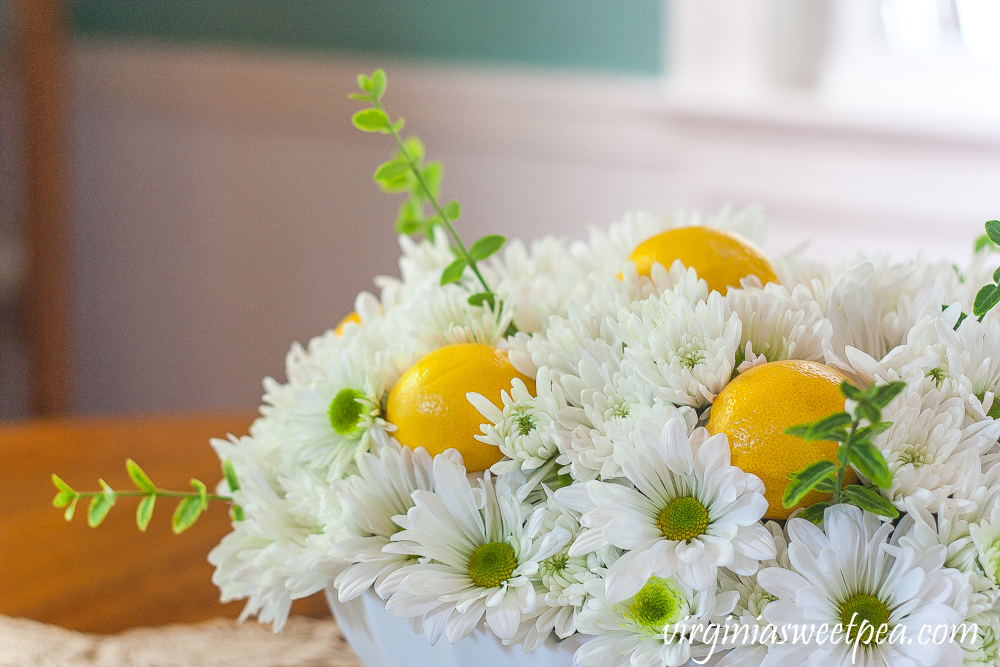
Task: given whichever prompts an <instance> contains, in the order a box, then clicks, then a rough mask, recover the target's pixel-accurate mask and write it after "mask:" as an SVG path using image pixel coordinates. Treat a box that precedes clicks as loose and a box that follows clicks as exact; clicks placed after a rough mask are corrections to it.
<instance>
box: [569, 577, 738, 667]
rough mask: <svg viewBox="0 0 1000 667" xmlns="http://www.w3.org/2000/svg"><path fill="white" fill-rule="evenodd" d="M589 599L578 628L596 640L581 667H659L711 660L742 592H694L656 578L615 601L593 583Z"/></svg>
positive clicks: (586, 647) (577, 660)
mask: <svg viewBox="0 0 1000 667" xmlns="http://www.w3.org/2000/svg"><path fill="white" fill-rule="evenodd" d="M586 588H587V591H588V592H589V593H590V596H591V597H590V600H589V601H588V602H587V605H586V607H584V609H583V610H582V611H581V612H580V620H579V621H578V622H577V629H578V630H579V631H580V632H581V633H582V634H586V635H594V637H593V638H592V639H590V640H588V641H587V642H586V643H584V644H583V645H582V646H581V647H580V648H578V649H577V650H576V653H575V654H574V656H573V664H574V665H578V666H579V667H627V666H634V667H660V666H665V665H670V666H676V665H686V664H688V660H690V659H692V658H703V657H705V659H706V660H707V657H706V656H709V655H710V654H711V653H712V651H713V650H714V649H713V646H712V637H714V636H715V635H714V633H715V632H718V629H719V625H720V624H721V622H722V620H723V617H725V616H726V614H728V613H730V612H731V611H732V609H733V607H734V605H735V604H736V599H737V597H738V593H736V591H729V592H723V593H716V590H715V587H714V586H713V587H711V588H709V589H707V590H703V591H695V590H693V589H692V588H691V587H689V586H687V585H686V584H685V583H684V582H683V581H680V580H678V579H674V578H667V579H664V578H661V577H657V576H652V577H650V578H649V579H648V580H646V581H645V582H644V583H643V585H642V586H641V587H640V588H639V590H637V591H636V592H635V593H634V594H633V595H630V596H629V597H628V598H626V599H624V600H617V601H613V600H610V599H608V597H607V596H606V595H605V586H604V583H603V582H602V581H601V580H600V579H596V580H591V581H588V582H587V584H586Z"/></svg>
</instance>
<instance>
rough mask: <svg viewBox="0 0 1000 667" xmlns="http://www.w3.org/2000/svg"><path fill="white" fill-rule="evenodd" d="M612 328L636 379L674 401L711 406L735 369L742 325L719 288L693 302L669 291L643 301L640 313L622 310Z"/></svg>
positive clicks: (695, 406)
mask: <svg viewBox="0 0 1000 667" xmlns="http://www.w3.org/2000/svg"><path fill="white" fill-rule="evenodd" d="M610 326H611V327H612V329H613V331H614V332H615V334H616V335H617V337H618V338H620V339H621V341H622V342H623V343H624V344H625V358H626V359H628V360H629V361H630V362H632V363H633V364H635V372H636V374H637V375H638V378H637V379H641V380H642V381H644V382H645V383H648V384H649V385H651V387H650V388H651V390H652V392H653V394H654V395H655V396H657V397H658V398H661V399H663V400H665V401H669V402H670V403H674V404H675V405H687V406H690V407H694V408H699V409H700V408H704V407H705V406H707V405H709V404H710V403H711V402H712V401H714V400H715V397H716V395H717V394H718V393H719V392H720V391H722V388H723V387H724V386H726V383H728V382H729V379H730V377H732V374H733V369H734V368H735V367H736V366H735V359H736V350H737V348H738V346H739V344H740V335H741V326H742V325H741V323H740V319H739V316H738V315H737V314H736V313H735V312H733V311H732V310H731V309H730V307H729V305H728V304H727V303H726V299H725V297H723V296H722V295H721V294H719V293H718V292H713V293H712V294H709V295H708V299H707V301H699V302H698V303H697V304H691V302H690V301H688V300H687V299H685V298H683V297H679V296H678V295H677V294H676V293H674V292H672V291H667V292H664V293H663V294H662V295H661V296H660V297H659V298H655V299H647V300H645V301H644V302H642V309H641V312H639V313H635V312H629V311H623V312H622V313H621V314H620V315H619V316H618V317H617V318H616V320H612V321H611V322H610Z"/></svg>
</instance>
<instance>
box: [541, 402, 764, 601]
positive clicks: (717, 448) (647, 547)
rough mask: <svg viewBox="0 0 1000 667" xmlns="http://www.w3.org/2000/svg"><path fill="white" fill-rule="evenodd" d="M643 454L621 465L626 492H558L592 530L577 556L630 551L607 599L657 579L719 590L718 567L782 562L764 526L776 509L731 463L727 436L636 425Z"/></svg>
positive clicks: (603, 486)
mask: <svg viewBox="0 0 1000 667" xmlns="http://www.w3.org/2000/svg"><path fill="white" fill-rule="evenodd" d="M636 431H637V433H638V434H639V435H638V436H637V437H636V439H635V446H636V447H635V453H634V455H633V456H632V457H631V459H630V460H628V461H626V462H624V463H623V464H622V471H623V477H624V480H626V481H627V482H628V483H630V484H631V485H634V488H633V487H632V486H625V485H624V484H616V483H608V482H599V481H596V480H594V481H590V482H587V483H586V484H585V485H584V484H576V485H573V486H570V487H567V488H564V489H560V490H559V491H557V492H556V497H557V498H558V499H559V500H560V501H561V502H563V503H564V504H566V505H567V506H569V507H571V508H572V509H574V510H577V511H580V512H585V513H584V515H583V517H582V518H581V520H580V525H582V526H583V527H584V528H586V529H587V530H586V531H584V532H583V533H582V534H581V535H580V537H579V538H577V540H576V542H574V543H573V546H572V548H571V549H570V551H569V553H570V555H572V556H580V555H585V554H587V553H590V552H591V551H594V550H595V549H597V548H600V547H602V546H604V545H606V544H609V543H610V544H612V545H614V546H616V547H618V548H620V549H623V550H625V551H626V553H625V554H624V555H623V556H622V557H621V558H619V559H618V560H617V561H615V563H614V565H612V566H611V567H610V569H609V570H608V575H607V578H606V584H607V587H608V588H607V598H608V599H609V600H612V601H617V600H622V599H624V598H627V597H630V596H632V595H635V594H636V593H637V592H638V591H639V589H640V588H642V586H643V585H644V584H645V583H646V581H647V579H649V577H650V576H652V575H656V576H659V577H661V578H668V577H675V578H676V579H677V580H678V581H680V582H683V583H684V584H685V585H687V586H691V587H692V588H693V589H695V590H706V589H709V588H713V589H714V587H715V585H716V576H717V573H718V568H720V567H728V568H730V569H731V570H733V571H734V572H737V573H739V574H747V575H749V574H753V573H754V572H756V571H757V566H758V562H759V561H761V560H764V559H767V558H773V557H774V555H775V547H774V540H773V539H772V537H771V534H770V533H769V532H768V531H767V529H765V528H764V527H763V526H762V525H761V524H760V523H759V520H760V518H761V517H762V516H763V515H764V512H766V511H767V501H766V500H765V499H764V495H763V494H764V485H763V484H762V483H761V481H760V479H758V478H757V477H756V476H754V475H751V474H748V473H745V472H743V471H742V470H740V469H739V468H737V467H735V466H732V465H730V463H729V460H730V459H729V456H730V454H729V443H728V441H727V439H726V436H725V434H719V435H715V436H709V434H708V432H707V431H706V430H705V429H702V428H700V429H697V430H695V432H694V433H693V434H692V435H691V437H690V438H689V437H688V435H687V431H686V429H685V428H684V425H683V423H682V422H680V421H679V420H676V419H672V420H670V421H669V422H667V424H666V425H665V426H664V427H663V428H662V430H661V429H656V430H654V429H653V428H651V425H650V424H647V423H645V422H640V423H639V424H637V425H636Z"/></svg>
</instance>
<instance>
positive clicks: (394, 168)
mask: <svg viewBox="0 0 1000 667" xmlns="http://www.w3.org/2000/svg"><path fill="white" fill-rule="evenodd" d="M409 173H410V163H409V162H407V161H406V160H400V159H396V160H389V161H388V162H383V163H382V164H380V165H379V167H378V169H376V170H375V173H374V174H372V178H373V179H375V181H376V182H378V183H381V182H382V181H386V180H393V179H398V178H399V177H400V176H408V175H409Z"/></svg>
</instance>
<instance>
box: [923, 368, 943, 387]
mask: <svg viewBox="0 0 1000 667" xmlns="http://www.w3.org/2000/svg"><path fill="white" fill-rule="evenodd" d="M924 377H929V378H934V386H935V387H940V386H941V383H942V382H944V369H943V368H932V369H930V370H929V371H927V373H926V375H925V376H924Z"/></svg>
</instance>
